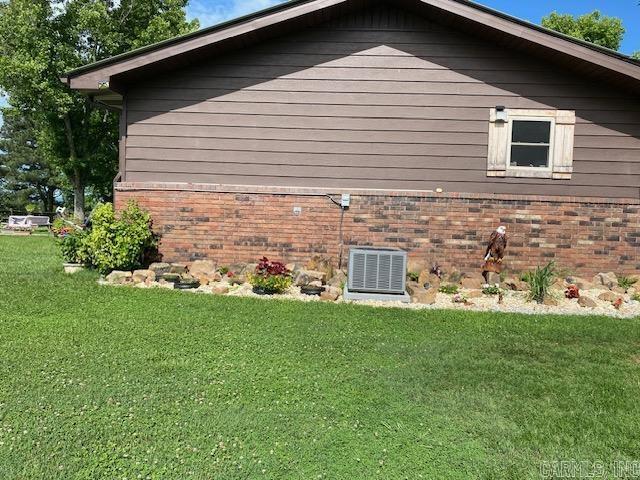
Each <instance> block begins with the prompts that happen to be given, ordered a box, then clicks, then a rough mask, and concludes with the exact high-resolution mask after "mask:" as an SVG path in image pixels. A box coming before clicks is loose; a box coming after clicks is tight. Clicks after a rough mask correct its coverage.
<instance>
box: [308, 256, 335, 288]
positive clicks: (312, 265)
mask: <svg viewBox="0 0 640 480" xmlns="http://www.w3.org/2000/svg"><path fill="white" fill-rule="evenodd" d="M304 267H305V270H307V271H311V272H322V273H324V279H323V280H322V281H323V282H326V280H327V279H328V278H331V277H333V260H332V259H331V257H327V256H324V255H314V256H313V257H311V259H310V260H309V261H308V262H307V263H306V264H305V266H304ZM318 280H320V279H318Z"/></svg>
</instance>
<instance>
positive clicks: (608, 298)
mask: <svg viewBox="0 0 640 480" xmlns="http://www.w3.org/2000/svg"><path fill="white" fill-rule="evenodd" d="M618 298H620V295H618V294H616V293H614V292H602V293H601V294H600V295H598V299H600V300H602V301H604V302H615V301H616V300H617V299H618Z"/></svg>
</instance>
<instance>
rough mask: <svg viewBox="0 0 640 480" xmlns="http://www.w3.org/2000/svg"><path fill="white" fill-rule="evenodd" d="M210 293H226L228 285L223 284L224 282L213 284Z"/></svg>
mask: <svg viewBox="0 0 640 480" xmlns="http://www.w3.org/2000/svg"><path fill="white" fill-rule="evenodd" d="M211 293H213V294H214V295H226V294H227V293H229V285H225V284H218V285H214V286H213V287H212V288H211Z"/></svg>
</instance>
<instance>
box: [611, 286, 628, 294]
mask: <svg viewBox="0 0 640 480" xmlns="http://www.w3.org/2000/svg"><path fill="white" fill-rule="evenodd" d="M611 291H612V292H615V293H618V294H620V295H624V294H625V293H627V291H626V290H625V289H624V288H622V287H613V288H612V289H611Z"/></svg>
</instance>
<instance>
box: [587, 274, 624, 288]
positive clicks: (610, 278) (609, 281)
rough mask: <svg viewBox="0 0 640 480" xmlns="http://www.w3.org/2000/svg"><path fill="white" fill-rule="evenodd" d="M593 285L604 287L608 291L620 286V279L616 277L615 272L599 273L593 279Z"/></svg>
mask: <svg viewBox="0 0 640 480" xmlns="http://www.w3.org/2000/svg"><path fill="white" fill-rule="evenodd" d="M593 283H594V284H595V285H602V286H604V287H606V288H608V289H612V288H614V287H617V286H618V277H616V274H615V273H613V272H609V273H598V274H597V275H596V276H595V277H593Z"/></svg>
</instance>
